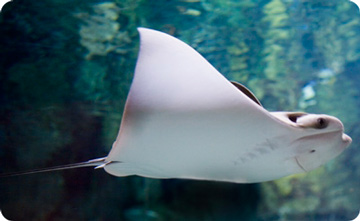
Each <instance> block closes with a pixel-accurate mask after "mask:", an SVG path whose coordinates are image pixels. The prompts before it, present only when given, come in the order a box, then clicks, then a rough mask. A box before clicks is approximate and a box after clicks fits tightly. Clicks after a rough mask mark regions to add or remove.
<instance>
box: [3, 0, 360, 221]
mask: <svg viewBox="0 0 360 221" xmlns="http://www.w3.org/2000/svg"><path fill="white" fill-rule="evenodd" d="M137 27H148V28H152V29H156V30H160V31H162V32H165V33H169V34H171V35H173V36H175V37H177V38H179V39H181V40H183V41H185V42H186V43H188V44H189V45H191V46H192V47H194V48H195V49H196V50H197V51H198V52H200V53H201V54H202V55H203V56H204V57H205V58H206V59H207V60H208V61H209V62H210V63H211V64H212V65H213V66H214V67H216V68H217V69H218V70H219V71H220V72H221V73H222V74H224V75H225V76H226V77H227V78H228V79H230V80H234V81H238V82H241V83H243V84H244V85H246V86H247V87H248V88H249V89H250V90H251V91H253V92H254V94H255V95H256V96H257V97H258V98H259V100H260V101H261V103H262V104H263V106H264V107H265V108H266V109H267V110H269V111H281V110H285V111H303V112H310V113H324V114H328V115H333V116H336V117H338V118H339V119H340V120H341V121H342V122H343V123H344V126H345V129H346V131H345V132H346V133H347V134H349V135H350V136H351V137H352V138H353V143H352V145H351V146H350V147H349V148H348V149H347V150H346V151H345V152H344V153H343V154H342V155H340V156H339V157H337V158H336V159H334V160H332V161H331V162H329V163H327V164H326V165H324V166H322V167H321V168H319V169H316V170H314V171H312V172H309V173H304V174H298V175H293V176H290V177H286V178H282V179H278V180H275V181H271V182H264V183H257V184H232V183H222V182H209V181H191V180H180V179H169V180H156V179H147V178H142V177H136V176H131V177H122V178H118V177H114V176H110V175H109V174H107V173H105V172H104V171H103V170H95V171H94V170H93V169H92V168H82V169H74V170H66V171H57V172H51V173H41V174H32V175H26V176H17V177H8V178H0V209H1V211H2V213H3V214H4V216H5V217H6V218H8V219H10V220H350V219H354V218H355V217H356V216H357V214H358V213H359V209H360V157H359V154H360V150H359V143H360V139H359V137H360V127H359V125H360V120H359V119H360V98H359V97H360V87H359V85H360V12H359V10H358V8H357V6H356V5H355V4H353V3H352V2H350V1H347V0H328V1H323V0H311V1H308V0H289V1H287V0H241V1H239V0H172V1H169V0H156V1H150V0H114V1H95V0H89V1H81V0H71V1H67V0H65V1H64V0H43V1H25V0H13V1H11V2H9V3H7V4H6V5H5V6H4V7H3V8H2V11H1V15H0V48H1V49H0V70H1V75H0V78H1V79H0V91H1V93H0V102H1V106H0V122H1V124H0V173H9V172H15V171H22V170H29V169H34V168H42V167H49V166H57V165H63V164H69V163H76V162H82V161H86V160H89V159H93V158H97V157H102V156H106V155H107V153H108V152H109V150H110V148H111V145H112V143H113V142H114V140H115V138H116V135H117V133H118V129H119V125H120V122H121V116H122V112H123V107H124V104H125V100H126V96H127V93H128V90H129V87H130V84H131V80H132V77H133V71H134V67H135V63H136V58H137V53H138V46H139V36H138V32H137V30H136V28H137Z"/></svg>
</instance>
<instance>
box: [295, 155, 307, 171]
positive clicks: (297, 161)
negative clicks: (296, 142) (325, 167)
mask: <svg viewBox="0 0 360 221" xmlns="http://www.w3.org/2000/svg"><path fill="white" fill-rule="evenodd" d="M295 161H296V163H297V165H298V166H299V167H300V168H301V169H302V170H303V171H304V172H305V173H306V172H308V171H307V170H306V169H305V168H304V167H303V166H302V165H301V163H300V162H299V160H298V158H297V157H295Z"/></svg>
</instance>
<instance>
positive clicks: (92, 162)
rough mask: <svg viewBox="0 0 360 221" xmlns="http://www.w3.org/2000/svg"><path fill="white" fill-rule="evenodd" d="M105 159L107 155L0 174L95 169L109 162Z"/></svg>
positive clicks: (14, 174) (5, 175) (16, 174)
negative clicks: (92, 167) (81, 168)
mask: <svg viewBox="0 0 360 221" xmlns="http://www.w3.org/2000/svg"><path fill="white" fill-rule="evenodd" d="M105 159H106V157H103V158H97V159H93V160H88V161H85V162H80V163H72V164H67V165H61V166H54V167H47V168H41V169H34V170H27V171H20V172H14V173H4V174H0V178H3V177H11V176H20V175H27V174H34V173H44V172H50V171H57V170H68V169H74V168H80V167H91V166H95V169H98V168H103V167H104V166H106V165H107V164H108V163H107V162H105Z"/></svg>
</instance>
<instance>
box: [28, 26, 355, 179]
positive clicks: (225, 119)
mask: <svg viewBox="0 0 360 221" xmlns="http://www.w3.org/2000/svg"><path fill="white" fill-rule="evenodd" d="M139 32H140V37H141V39H140V41H141V44H140V52H139V55H138V61H137V64H136V69H135V75H134V79H133V82H132V85H131V89H130V92H129V95H128V98H127V102H126V105H125V111H124V114H123V118H122V122H121V126H120V131H119V133H118V137H117V138H116V141H115V142H114V144H113V147H112V149H111V151H110V153H109V155H108V156H107V157H104V158H99V159H94V160H90V161H87V162H83V163H78V164H73V165H67V166H64V167H56V168H50V169H49V168H48V169H43V170H42V169H40V170H36V171H32V172H28V173H34V172H42V171H50V170H59V169H70V168H77V167H84V166H96V168H103V169H104V170H105V171H106V172H108V173H109V174H112V175H115V176H129V175H139V176H144V177H151V178H183V179H196V180H213V181H226V182H236V183H256V182H263V181H268V180H274V179H277V178H280V177H284V176H287V175H291V174H295V173H302V172H308V171H310V170H313V169H315V168H317V167H319V166H321V165H323V164H325V163H326V162H328V161H329V160H331V159H333V158H335V157H336V156H338V155H339V154H340V153H342V152H343V151H344V150H345V148H346V147H348V146H349V145H350V143H351V138H350V137H349V136H347V135H346V134H344V127H343V124H342V123H341V121H340V120H339V119H337V118H335V117H332V116H328V115H318V114H308V113H299V112H268V111H267V110H266V109H264V108H263V107H262V106H261V104H260V102H259V101H258V99H257V98H256V97H255V95H253V93H252V92H250V91H249V90H248V89H247V88H246V87H244V86H243V85H241V84H239V83H237V82H230V81H228V80H227V79H226V78H225V77H224V76H223V75H221V74H220V73H219V72H218V71H217V70H216V69H215V68H214V67H213V66H212V65H211V64H210V63H208V62H207V61H206V60H205V59H204V58H203V57H202V56H201V55H200V54H199V53H198V52H196V51H195V50H194V49H193V48H191V47H190V46H188V45H187V44H185V43H184V42H182V41H180V40H178V39H176V38H174V37H172V36H170V35H167V34H164V33H161V32H159V31H155V30H151V29H146V28H139Z"/></svg>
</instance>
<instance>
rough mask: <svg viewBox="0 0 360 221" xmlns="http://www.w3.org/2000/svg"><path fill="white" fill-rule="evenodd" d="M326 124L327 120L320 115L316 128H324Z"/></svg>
mask: <svg viewBox="0 0 360 221" xmlns="http://www.w3.org/2000/svg"><path fill="white" fill-rule="evenodd" d="M327 125H328V122H327V120H325V119H324V118H322V117H320V118H318V119H317V128H318V129H324V128H326V127H327Z"/></svg>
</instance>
